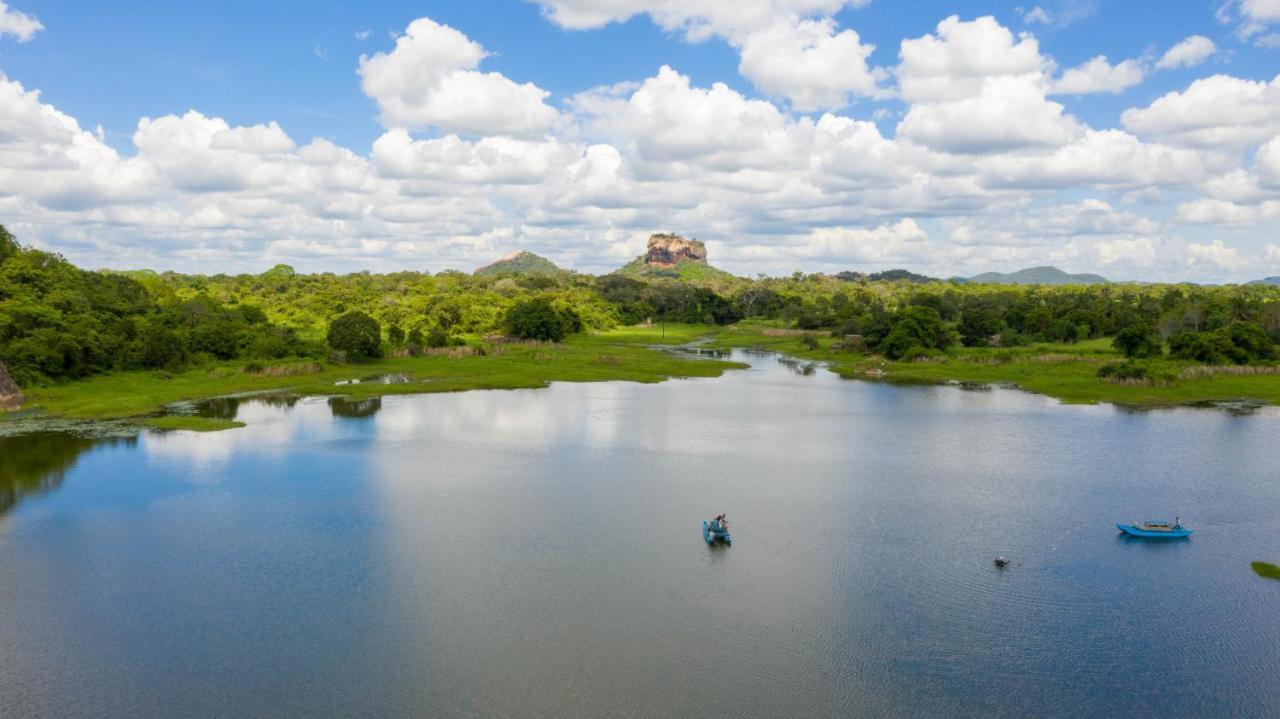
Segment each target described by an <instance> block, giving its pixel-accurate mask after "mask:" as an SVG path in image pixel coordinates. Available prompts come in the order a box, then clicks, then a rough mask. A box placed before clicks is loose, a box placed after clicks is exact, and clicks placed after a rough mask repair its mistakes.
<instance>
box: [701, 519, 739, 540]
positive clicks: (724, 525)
mask: <svg viewBox="0 0 1280 719" xmlns="http://www.w3.org/2000/svg"><path fill="white" fill-rule="evenodd" d="M702 538H703V539H705V540H707V544H708V545H714V544H715V543H716V542H724V543H725V544H733V538H732V537H730V536H729V523H728V522H722V521H720V520H718V519H713V520H711V521H710V522H708V521H707V520H705V519H704V520H702Z"/></svg>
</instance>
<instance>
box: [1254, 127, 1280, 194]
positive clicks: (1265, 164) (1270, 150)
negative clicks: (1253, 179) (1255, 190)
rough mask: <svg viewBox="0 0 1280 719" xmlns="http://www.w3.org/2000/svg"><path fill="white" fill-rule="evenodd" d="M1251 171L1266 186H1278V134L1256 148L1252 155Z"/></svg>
mask: <svg viewBox="0 0 1280 719" xmlns="http://www.w3.org/2000/svg"><path fill="white" fill-rule="evenodd" d="M1253 171H1254V173H1255V174H1256V175H1257V176H1258V177H1259V178H1260V179H1261V180H1262V181H1263V182H1265V183H1266V184H1267V185H1268V186H1270V187H1276V188H1280V135H1278V136H1276V137H1273V138H1271V139H1270V140H1269V141H1267V142H1266V143H1265V144H1264V145H1262V147H1259V148H1258V152H1257V153H1256V154H1255V155H1254V157H1253Z"/></svg>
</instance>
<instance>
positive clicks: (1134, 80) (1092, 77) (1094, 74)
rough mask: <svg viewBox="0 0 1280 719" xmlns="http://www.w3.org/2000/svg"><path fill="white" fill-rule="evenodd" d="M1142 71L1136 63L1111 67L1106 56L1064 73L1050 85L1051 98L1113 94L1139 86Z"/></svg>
mask: <svg viewBox="0 0 1280 719" xmlns="http://www.w3.org/2000/svg"><path fill="white" fill-rule="evenodd" d="M1146 75H1147V69H1146V67H1145V66H1144V65H1143V64H1142V63H1141V62H1140V61H1138V60H1125V61H1123V62H1120V63H1117V64H1115V65H1112V64H1111V63H1110V62H1109V61H1108V60H1107V56H1106V55H1098V56H1097V57H1094V58H1092V59H1090V60H1088V61H1086V62H1084V63H1082V64H1080V65H1078V66H1076V67H1073V68H1071V69H1069V70H1066V71H1064V72H1063V73H1062V77H1059V78H1058V79H1057V80H1055V81H1054V82H1053V88H1052V93H1053V94H1055V95H1088V94H1091V93H1096V92H1109V93H1111V94H1117V93H1120V92H1123V91H1124V90H1127V89H1128V88H1130V87H1133V86H1134V85H1137V84H1138V83H1140V82H1142V80H1143V78H1145V77H1146Z"/></svg>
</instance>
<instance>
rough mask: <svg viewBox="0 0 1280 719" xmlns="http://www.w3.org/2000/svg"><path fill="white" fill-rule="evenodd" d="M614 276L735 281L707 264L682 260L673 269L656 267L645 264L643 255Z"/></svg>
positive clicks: (732, 277)
mask: <svg viewBox="0 0 1280 719" xmlns="http://www.w3.org/2000/svg"><path fill="white" fill-rule="evenodd" d="M614 274H616V275H622V276H623V277H630V278H632V279H637V280H638V279H652V278H655V277H658V278H664V279H670V280H684V281H687V282H698V281H705V280H731V279H734V276H733V275H732V274H730V273H728V272H725V271H724V270H721V269H718V268H715V267H712V266H711V265H709V264H707V263H706V262H700V261H698V260H688V259H682V260H679V261H677V262H676V263H675V265H674V266H673V267H654V266H652V265H650V264H648V263H647V262H645V258H644V256H643V255H641V256H640V257H637V258H635V259H634V260H632V261H630V262H628V263H627V264H625V265H623V266H622V267H619V268H618V269H617V270H614Z"/></svg>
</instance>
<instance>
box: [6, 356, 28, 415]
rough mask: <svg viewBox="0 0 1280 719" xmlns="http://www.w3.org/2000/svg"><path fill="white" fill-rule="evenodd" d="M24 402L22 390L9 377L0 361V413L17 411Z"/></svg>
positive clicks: (7, 370) (7, 369)
mask: <svg viewBox="0 0 1280 719" xmlns="http://www.w3.org/2000/svg"><path fill="white" fill-rule="evenodd" d="M25 401H26V399H25V398H24V397H23V396H22V388H21V387H19V386H18V383H17V382H14V381H13V377H10V376H9V368H8V367H6V366H5V364H4V361H3V360H0V412H8V411H10V410H15V409H18V408H19V407H21V406H22V403H23V402H25Z"/></svg>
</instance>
